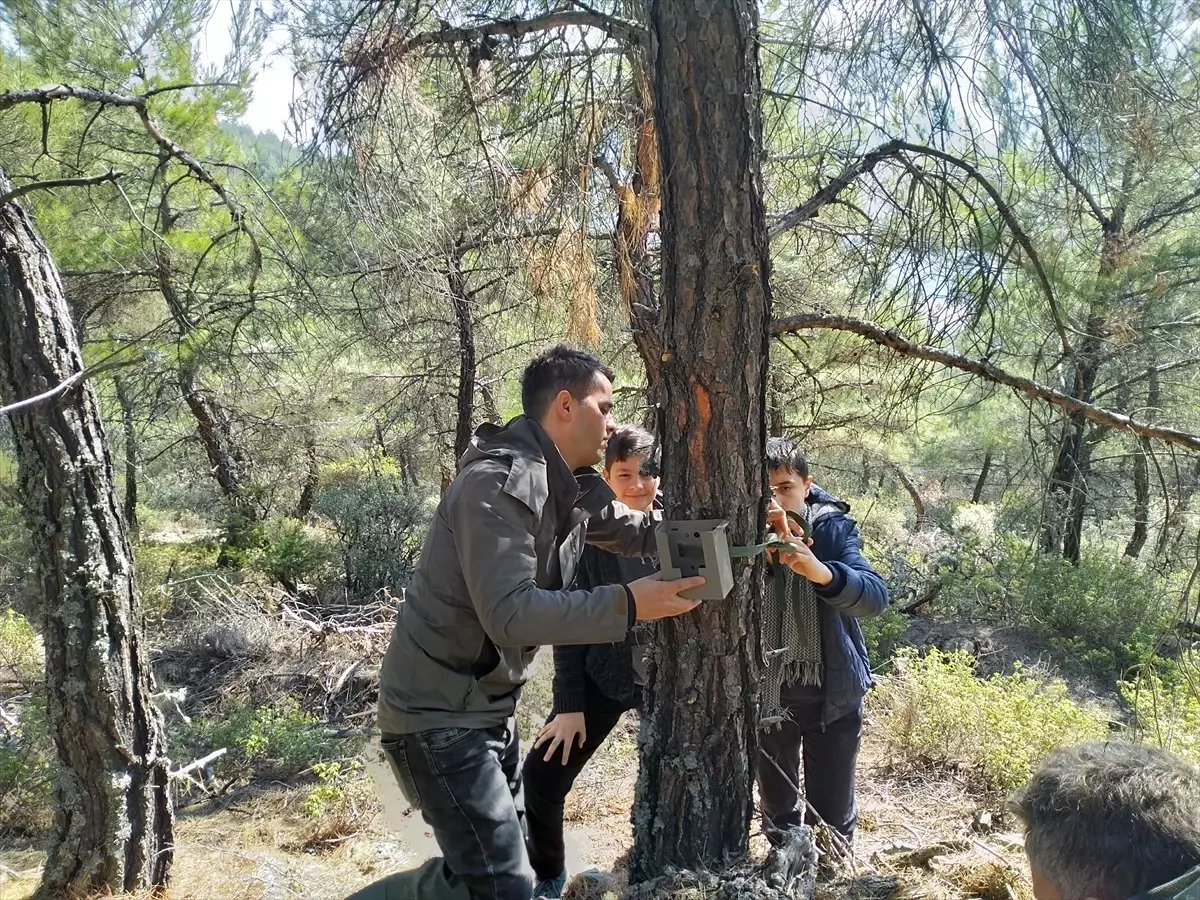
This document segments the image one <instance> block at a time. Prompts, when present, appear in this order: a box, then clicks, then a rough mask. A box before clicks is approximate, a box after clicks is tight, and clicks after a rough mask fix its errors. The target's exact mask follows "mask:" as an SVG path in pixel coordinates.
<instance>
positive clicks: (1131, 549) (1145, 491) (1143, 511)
mask: <svg viewBox="0 0 1200 900" xmlns="http://www.w3.org/2000/svg"><path fill="white" fill-rule="evenodd" d="M1151 452H1152V451H1151V448H1150V441H1149V439H1147V438H1141V439H1140V440H1139V441H1138V446H1137V450H1136V451H1135V452H1134V455H1133V534H1131V535H1130V536H1129V543H1128V544H1126V545H1125V555H1126V556H1128V557H1130V558H1131V559H1137V558H1138V556H1139V555H1140V554H1141V552H1142V547H1144V546H1145V545H1146V538H1147V537H1149V536H1150V463H1149V460H1150V453H1151Z"/></svg>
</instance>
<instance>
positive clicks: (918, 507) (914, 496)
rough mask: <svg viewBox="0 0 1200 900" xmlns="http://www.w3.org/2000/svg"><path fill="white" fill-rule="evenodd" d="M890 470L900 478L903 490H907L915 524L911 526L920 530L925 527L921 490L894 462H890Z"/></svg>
mask: <svg viewBox="0 0 1200 900" xmlns="http://www.w3.org/2000/svg"><path fill="white" fill-rule="evenodd" d="M892 470H893V471H894V472H895V473H896V477H897V478H899V479H900V483H901V484H902V485H904V490H905V491H907V492H908V496H909V498H910V499H911V500H912V505H913V515H914V516H915V517H916V524H915V525H914V526H913V530H914V531H920V530H921V529H922V528H924V527H925V501H924V500H923V499H922V498H921V492H920V491H919V490H917V484H916V482H915V481H913V480H912V479H911V478H909V477H908V475H907V473H905V471H904V470H903V469H901V468H900V467H899V466H898V465H896V464H895V463H892Z"/></svg>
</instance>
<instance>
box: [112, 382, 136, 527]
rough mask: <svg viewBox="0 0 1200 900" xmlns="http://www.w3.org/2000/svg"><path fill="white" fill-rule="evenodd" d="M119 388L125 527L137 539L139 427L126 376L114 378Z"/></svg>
mask: <svg viewBox="0 0 1200 900" xmlns="http://www.w3.org/2000/svg"><path fill="white" fill-rule="evenodd" d="M113 384H114V385H115V387H116V389H117V402H118V403H119V404H120V405H121V432H122V435H123V437H124V438H125V502H124V503H123V504H122V510H123V512H124V513H125V528H126V530H127V531H128V532H129V539H130V540H131V541H135V542H136V541H137V539H138V535H139V534H140V532H141V523H140V522H139V521H138V514H137V503H138V465H139V463H138V439H137V428H136V427H135V423H134V421H133V399H132V398H131V397H130V396H129V385H128V384H127V383H126V381H125V379H124V378H121V377H119V376H118V377H117V378H114V379H113Z"/></svg>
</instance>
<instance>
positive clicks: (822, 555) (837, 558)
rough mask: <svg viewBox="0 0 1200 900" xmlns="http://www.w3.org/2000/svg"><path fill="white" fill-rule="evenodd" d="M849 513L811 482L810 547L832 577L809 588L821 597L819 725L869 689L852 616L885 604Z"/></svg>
mask: <svg viewBox="0 0 1200 900" xmlns="http://www.w3.org/2000/svg"><path fill="white" fill-rule="evenodd" d="M849 511H850V505H849V504H848V503H845V502H844V501H842V500H839V499H837V498H836V497H834V496H833V495H832V494H830V493H828V492H827V491H824V490H822V489H821V488H819V487H817V486H816V485H813V486H812V489H811V490H810V491H809V494H808V516H807V518H808V521H809V523H810V524H811V526H812V541H813V543H812V550H813V553H814V555H815V556H816V557H817V559H819V560H821V562H823V563H825V565H827V566H829V568H830V569H831V570H832V571H833V581H831V582H830V583H829V584H828V585H826V586H825V587H817V588H815V591H816V595H817V596H818V597H819V598H820V599H821V600H822V604H821V639H822V644H823V652H824V657H825V674H824V677H823V678H822V682H821V683H822V685H823V686H824V695H825V702H824V708H823V709H822V712H821V721H822V723H829V722H833V721H835V720H837V719H840V718H841V717H842V716H844V715H846V714H847V713H848V712H850V711H851V710H853V709H854V708H855V707H856V706H857V705H858V704H859V703H860V702H862V698H863V696H864V695H865V694H866V693H867V690H868V689H869V688H870V687H871V665H870V661H869V660H868V659H867V645H866V642H865V641H864V640H863V635H862V629H861V628H859V626H858V620H859V619H866V618H870V617H871V616H877V615H879V614H880V613H882V612H883V611H884V610H885V609H887V606H888V602H889V599H888V589H887V585H886V584H885V583H884V581H883V579H882V578H881V577H879V575H878V574H876V572H875V570H874V569H872V568H871V564H870V563H869V562H867V560H866V559H865V558H864V557H863V555H862V545H863V543H862V537H861V535H859V533H858V524H857V523H856V522H855V521H854V520H853V519H852V518H850V517H849V516H848V515H847V513H848V512H849Z"/></svg>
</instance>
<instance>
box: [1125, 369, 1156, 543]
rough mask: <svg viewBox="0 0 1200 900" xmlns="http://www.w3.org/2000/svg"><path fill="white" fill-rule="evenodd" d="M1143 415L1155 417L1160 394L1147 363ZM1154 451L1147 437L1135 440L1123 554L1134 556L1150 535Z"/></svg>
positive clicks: (1154, 370) (1154, 372)
mask: <svg viewBox="0 0 1200 900" xmlns="http://www.w3.org/2000/svg"><path fill="white" fill-rule="evenodd" d="M1146 375H1147V387H1146V415H1147V416H1150V417H1152V420H1153V419H1156V418H1157V417H1158V410H1159V406H1160V404H1161V403H1162V395H1161V391H1160V390H1159V385H1158V372H1157V370H1156V369H1155V368H1154V367H1153V366H1151V367H1150V368H1149V370H1148V371H1147V373H1146ZM1153 452H1154V450H1153V448H1152V447H1151V446H1150V439H1149V438H1141V439H1139V440H1138V445H1137V450H1136V451H1135V452H1134V457H1133V534H1131V535H1130V536H1129V543H1128V544H1126V545H1125V555H1126V556H1128V557H1130V558H1131V559H1137V558H1138V556H1139V555H1141V552H1142V547H1144V546H1145V545H1146V539H1147V538H1148V537H1149V536H1150V455H1151V454H1152V453H1153Z"/></svg>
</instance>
